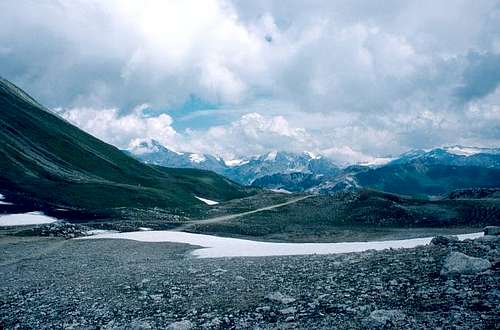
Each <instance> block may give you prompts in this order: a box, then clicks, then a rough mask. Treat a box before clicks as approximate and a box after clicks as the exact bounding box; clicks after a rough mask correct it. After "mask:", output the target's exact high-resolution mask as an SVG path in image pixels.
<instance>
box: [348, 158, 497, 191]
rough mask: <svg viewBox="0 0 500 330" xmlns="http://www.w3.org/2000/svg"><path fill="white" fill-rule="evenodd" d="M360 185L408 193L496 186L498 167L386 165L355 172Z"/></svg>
mask: <svg viewBox="0 0 500 330" xmlns="http://www.w3.org/2000/svg"><path fill="white" fill-rule="evenodd" d="M355 178H356V180H357V182H358V183H359V184H360V185H361V186H363V187H370V188H373V189H378V190H383V191H388V192H393V193H398V194H409V195H418V194H421V195H441V194H446V193H448V192H450V191H452V190H455V189H464V188H474V187H481V188H493V187H500V169H498V168H487V167H478V166H454V165H442V164H440V165H427V164H423V163H418V162H417V163H410V164H395V165H387V166H383V167H380V168H376V169H368V170H367V171H362V172H359V173H357V174H356V175H355Z"/></svg>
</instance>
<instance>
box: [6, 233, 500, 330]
mask: <svg viewBox="0 0 500 330" xmlns="http://www.w3.org/2000/svg"><path fill="white" fill-rule="evenodd" d="M499 245H500V239H499V238H498V236H496V237H493V236H488V237H486V238H482V239H479V240H474V241H465V242H455V241H453V240H449V239H440V240H435V243H434V244H431V245H429V246H425V247H420V248H415V249H406V250H385V251H379V252H375V251H374V252H365V253H352V254H341V255H326V256H287V257H258V258H221V259H195V258H193V257H191V256H190V255H189V252H190V251H191V250H192V248H193V247H192V246H189V245H182V244H170V243H141V242H134V241H126V240H64V239H60V238H40V237H38V238H37V237H11V236H1V237H0V246H1V251H2V252H1V257H0V266H1V267H0V281H1V283H2V286H1V288H0V328H6V329H16V328H19V329H25V328H35V329H59V328H68V329H70V328H73V329H81V328H84V329H98V328H104V329H149V328H169V329H199V328H202V329H203V328H206V329H218V328H220V329H222V328H224V329H226V328H235V329H248V328H255V329H258V328H261V329H288V328H299V329H311V328H325V329H331V328H340V329H356V328H407V329H408V328H409V329H419V328H421V329H424V328H440V327H441V328H444V329H495V328H498V327H499V326H500V306H499V304H498V301H500V281H499V280H500V276H499V273H500V270H499V268H500V267H499V266H500V263H499V260H500V253H499V249H498V248H499ZM452 251H456V252H457V251H460V252H463V253H465V254H467V255H469V256H474V257H480V258H482V259H470V260H469V259H466V260H465V261H463V260H459V261H458V262H457V261H456V260H454V259H453V258H451V257H450V256H451V255H452ZM457 255H458V256H461V255H460V254H457ZM447 258H448V259H449V260H448V259H447ZM465 258H467V257H465ZM483 259H484V260H483ZM446 262H447V263H448V264H449V265H448V266H447V267H448V268H446V267H443V265H444V264H445V263H446ZM453 262H455V264H453ZM464 265H465V266H466V267H465V268H464V267H462V266H464ZM455 266H456V267H458V268H457V269H455V270H453V267H455ZM450 267H451V268H450ZM460 267H462V268H460ZM444 269H446V270H447V271H446V272H445V271H444Z"/></svg>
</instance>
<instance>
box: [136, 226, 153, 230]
mask: <svg viewBox="0 0 500 330" xmlns="http://www.w3.org/2000/svg"><path fill="white" fill-rule="evenodd" d="M138 229H139V230H140V231H151V230H153V229H152V228H149V227H139V228H138Z"/></svg>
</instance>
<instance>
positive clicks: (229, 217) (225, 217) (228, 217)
mask: <svg viewBox="0 0 500 330" xmlns="http://www.w3.org/2000/svg"><path fill="white" fill-rule="evenodd" d="M312 196H313V195H307V196H301V197H297V198H293V199H290V200H289V201H286V202H284V203H280V204H274V205H270V206H266V207H261V208H259V209H255V210H252V211H246V212H242V213H236V214H230V215H223V216H220V217H215V218H210V219H203V220H195V221H190V222H189V223H186V224H184V225H182V226H180V227H177V228H175V229H173V230H172V231H184V230H186V229H189V228H191V227H193V226H196V225H204V224H212V223H218V222H223V221H227V220H232V219H235V218H239V217H243V216H246V215H249V214H254V213H258V212H262V211H268V210H272V209H275V208H278V207H282V206H286V205H289V204H293V203H297V202H299V201H301V200H304V199H306V198H309V197H312Z"/></svg>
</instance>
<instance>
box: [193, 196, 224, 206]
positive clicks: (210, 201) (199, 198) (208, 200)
mask: <svg viewBox="0 0 500 330" xmlns="http://www.w3.org/2000/svg"><path fill="white" fill-rule="evenodd" d="M194 197H196V199H198V200H200V201H202V202H203V203H205V204H207V205H217V204H219V202H216V201H212V200H210V199H206V198H201V197H198V196H194Z"/></svg>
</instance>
